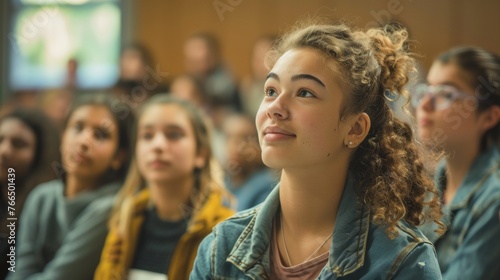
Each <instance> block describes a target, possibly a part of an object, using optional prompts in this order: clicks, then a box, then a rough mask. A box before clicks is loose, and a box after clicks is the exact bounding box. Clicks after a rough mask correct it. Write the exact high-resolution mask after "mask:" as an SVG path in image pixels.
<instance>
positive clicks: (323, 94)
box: [256, 48, 349, 168]
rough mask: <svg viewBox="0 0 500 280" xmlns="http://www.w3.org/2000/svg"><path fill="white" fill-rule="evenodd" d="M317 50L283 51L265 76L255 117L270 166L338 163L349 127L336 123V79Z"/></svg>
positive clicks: (338, 96) (340, 99) (339, 100)
mask: <svg viewBox="0 0 500 280" xmlns="http://www.w3.org/2000/svg"><path fill="white" fill-rule="evenodd" d="M327 64H328V63H325V58H324V56H323V55H322V54H320V53H319V52H317V51H315V50H312V49H309V48H302V49H294V50H290V51H288V52H286V53H285V54H283V55H282V56H281V57H280V58H279V59H278V61H277V62H276V64H275V65H274V67H273V68H272V69H271V72H270V73H269V75H268V78H267V80H266V83H265V86H264V91H265V97H264V100H263V101H262V103H261V106H260V108H259V111H258V113H257V117H256V124H257V129H258V135H259V141H260V145H261V148H262V159H263V161H264V163H265V164H266V165H268V166H270V167H272V168H293V167H311V168H315V167H317V166H321V165H328V164H333V163H334V162H335V161H338V160H339V159H338V158H337V156H338V154H339V152H340V151H341V149H342V145H343V141H344V137H345V136H346V135H347V132H348V131H349V130H348V128H347V125H345V124H344V122H340V109H341V104H342V102H343V99H344V97H343V93H342V91H341V88H340V85H339V83H338V82H337V81H338V80H339V79H337V78H336V77H337V76H338V74H336V73H335V72H334V71H333V70H332V69H330V66H328V65H327Z"/></svg>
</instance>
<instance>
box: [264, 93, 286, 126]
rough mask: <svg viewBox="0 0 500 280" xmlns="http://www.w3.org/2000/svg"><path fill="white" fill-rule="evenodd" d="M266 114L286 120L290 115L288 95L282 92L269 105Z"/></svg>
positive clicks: (271, 117)
mask: <svg viewBox="0 0 500 280" xmlns="http://www.w3.org/2000/svg"><path fill="white" fill-rule="evenodd" d="M266 114H267V116H268V117H269V118H270V119H278V120H285V119H287V118H288V116H289V112H288V108H287V96H286V95H285V94H283V93H282V94H280V95H279V96H278V97H277V98H275V99H274V100H273V101H271V103H270V104H269V105H268V106H267V109H266Z"/></svg>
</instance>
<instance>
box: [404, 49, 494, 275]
mask: <svg viewBox="0 0 500 280" xmlns="http://www.w3.org/2000/svg"><path fill="white" fill-rule="evenodd" d="M427 83H428V84H425V85H421V86H420V87H417V90H416V92H415V94H414V95H413V96H412V103H413V105H414V106H415V107H417V119H418V134H419V136H420V138H421V139H422V141H423V142H424V143H426V144H430V145H431V146H432V147H433V148H434V149H438V150H440V151H443V152H444V154H445V156H444V159H443V161H442V162H441V163H440V164H439V165H438V168H437V171H436V186H437V188H438V190H439V191H440V194H441V197H442V200H443V203H444V204H445V207H444V212H445V215H444V217H443V221H444V222H445V223H446V224H448V225H449V229H448V230H447V231H446V233H445V234H444V235H443V236H442V237H441V238H440V239H438V238H437V236H433V235H430V234H428V236H429V239H430V240H431V241H433V242H434V245H435V246H436V251H437V254H438V261H439V265H440V267H441V271H442V272H443V278H444V279H498V275H500V266H498V260H499V259H500V246H499V245H498V240H497V239H498V237H499V236H500V152H499V150H498V146H497V145H498V142H499V140H500V57H499V56H497V55H495V54H493V53H491V52H488V51H486V50H483V49H480V48H477V47H458V48H454V49H451V50H449V51H447V52H445V53H444V54H442V55H441V56H440V57H438V58H437V59H436V61H435V62H434V64H433V65H432V67H431V69H430V71H429V74H428V75H427ZM424 229H425V228H424Z"/></svg>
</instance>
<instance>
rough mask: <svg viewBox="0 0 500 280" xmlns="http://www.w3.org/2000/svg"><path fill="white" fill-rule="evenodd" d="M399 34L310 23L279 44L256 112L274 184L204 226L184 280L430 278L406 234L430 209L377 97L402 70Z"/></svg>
mask: <svg viewBox="0 0 500 280" xmlns="http://www.w3.org/2000/svg"><path fill="white" fill-rule="evenodd" d="M406 39H407V32H406V31H405V30H402V29H399V30H395V29H392V30H391V29H390V28H385V29H370V30H368V31H366V32H362V31H353V30H351V29H350V28H348V27H346V26H344V25H320V24H313V25H307V26H305V27H300V28H298V29H296V30H294V31H292V32H291V33H289V34H288V35H286V36H285V37H284V38H282V40H281V42H280V44H278V47H277V49H276V50H274V51H273V52H272V53H270V55H269V57H268V58H269V59H268V62H270V66H271V67H270V68H272V69H271V71H270V73H269V74H268V77H267V80H266V83H265V87H264V92H265V97H264V100H263V101H262V104H261V106H260V109H259V112H258V114H257V117H256V124H257V129H258V131H259V141H260V145H261V147H262V158H263V161H264V163H265V164H266V165H268V166H270V167H272V168H280V169H281V170H282V173H281V179H280V183H279V185H278V187H277V188H275V190H274V191H273V192H272V193H271V194H270V195H269V196H268V198H267V199H266V201H265V202H264V203H263V204H261V205H260V206H258V207H256V208H253V209H250V210H248V211H245V212H242V213H240V214H237V215H236V216H234V217H232V218H230V219H228V220H227V221H225V222H223V223H221V224H219V225H218V226H216V227H215V229H214V230H213V232H212V234H211V235H209V236H208V237H207V238H206V239H205V240H204V241H203V242H202V244H201V245H200V249H199V251H198V258H197V260H196V263H195V268H194V270H193V272H192V274H191V279H243V278H252V279H337V278H340V277H342V279H393V278H397V279H406V278H408V279H440V278H441V275H440V272H439V267H438V263H437V259H436V256H435V252H434V249H433V246H432V244H431V243H430V242H429V241H428V240H427V239H426V237H425V236H424V235H423V234H422V233H421V232H420V231H419V230H418V229H417V228H416V226H417V225H420V224H421V223H422V222H423V221H424V220H425V219H426V218H427V220H432V221H434V222H436V223H439V218H440V217H441V210H440V204H439V201H438V199H437V195H436V192H435V190H434V189H433V184H432V180H430V179H429V178H428V177H426V175H425V172H424V169H423V163H422V162H421V160H420V158H419V154H418V152H417V146H416V145H415V143H414V142H413V140H412V131H411V129H410V127H409V126H408V125H406V124H404V123H402V122H400V121H398V120H397V119H395V118H394V116H393V114H392V113H391V111H390V108H389V106H388V104H387V100H386V99H387V98H386V96H388V95H389V94H388V92H389V91H390V92H391V93H393V94H395V93H398V94H403V87H404V85H405V84H406V82H407V81H408V73H409V72H410V71H411V70H412V69H413V59H412V58H410V56H409V55H408V54H407V53H406V52H405V48H404V46H403V44H404V43H405V41H406ZM424 209H426V211H424Z"/></svg>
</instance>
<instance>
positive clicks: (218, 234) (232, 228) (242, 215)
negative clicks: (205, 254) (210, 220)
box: [212, 206, 261, 253]
mask: <svg viewBox="0 0 500 280" xmlns="http://www.w3.org/2000/svg"><path fill="white" fill-rule="evenodd" d="M260 208H261V207H260V206H256V207H254V208H251V209H248V210H245V211H241V212H238V213H236V214H234V215H233V216H231V217H229V218H227V219H226V220H224V221H222V222H220V223H218V224H217V225H216V226H215V227H214V228H213V231H212V235H213V239H214V242H217V247H218V248H219V247H220V246H222V247H223V248H228V249H229V250H230V249H231V248H232V247H233V245H234V244H235V243H236V240H237V239H238V238H239V237H240V235H241V234H242V233H243V232H244V231H245V229H246V228H247V226H248V225H249V224H250V223H252V222H253V221H254V219H255V217H256V215H257V214H258V213H259V210H260ZM227 253H229V251H228V252H227Z"/></svg>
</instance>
